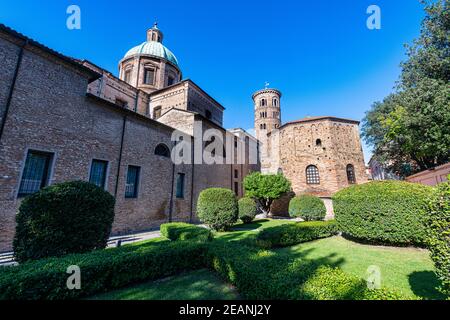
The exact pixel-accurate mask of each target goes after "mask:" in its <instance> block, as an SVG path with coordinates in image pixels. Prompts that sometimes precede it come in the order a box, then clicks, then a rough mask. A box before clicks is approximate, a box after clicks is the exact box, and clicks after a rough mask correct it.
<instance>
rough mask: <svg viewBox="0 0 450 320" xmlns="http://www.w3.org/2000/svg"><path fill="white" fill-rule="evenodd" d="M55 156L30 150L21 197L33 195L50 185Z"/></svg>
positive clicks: (20, 192) (22, 180)
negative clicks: (52, 163) (51, 166)
mask: <svg viewBox="0 0 450 320" xmlns="http://www.w3.org/2000/svg"><path fill="white" fill-rule="evenodd" d="M52 159H53V154H52V153H48V152H41V151H34V150H30V151H28V154H27V159H26V160H25V167H24V169H23V174H22V179H21V181H20V187H19V194H18V196H19V197H25V196H27V195H30V194H33V193H35V192H37V191H39V190H40V189H42V188H44V187H45V186H47V185H48V182H49V179H50V165H51V162H52Z"/></svg>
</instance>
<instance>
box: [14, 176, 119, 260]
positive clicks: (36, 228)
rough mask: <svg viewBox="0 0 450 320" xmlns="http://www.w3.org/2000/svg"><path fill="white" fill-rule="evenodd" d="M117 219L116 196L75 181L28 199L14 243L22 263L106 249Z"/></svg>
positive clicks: (21, 214) (54, 186)
mask: <svg viewBox="0 0 450 320" xmlns="http://www.w3.org/2000/svg"><path fill="white" fill-rule="evenodd" d="M113 220H114V197H113V196H111V195H110V194H109V193H108V192H106V191H104V190H103V189H101V188H98V187H97V186H95V185H93V184H90V183H87V182H82V181H73V182H65V183H61V184H56V185H53V186H50V187H47V188H44V189H42V190H40V191H39V192H37V193H35V194H33V195H31V196H29V197H27V198H25V199H24V200H23V201H22V204H21V205H20V208H19V213H18V214H17V216H16V222H17V225H16V234H15V238H14V242H13V246H14V254H15V258H16V260H17V261H19V262H24V261H27V260H32V259H41V258H46V257H52V256H62V255H65V254H69V253H83V252H87V251H91V250H94V249H100V248H105V247H106V244H107V241H108V237H109V235H110V232H111V225H112V223H113Z"/></svg>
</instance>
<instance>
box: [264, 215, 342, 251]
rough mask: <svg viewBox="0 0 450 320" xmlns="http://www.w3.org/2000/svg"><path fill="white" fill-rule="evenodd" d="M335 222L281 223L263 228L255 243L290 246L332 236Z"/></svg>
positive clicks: (268, 245) (266, 246)
mask: <svg viewBox="0 0 450 320" xmlns="http://www.w3.org/2000/svg"><path fill="white" fill-rule="evenodd" d="M337 233H338V228H337V224H336V222H335V221H334V220H330V221H311V222H298V223H289V224H283V225H280V226H276V227H271V228H267V229H263V230H262V231H261V232H260V233H259V234H258V235H257V237H256V243H257V245H258V246H260V247H263V248H279V247H290V246H293V245H296V244H299V243H302V242H308V241H312V240H317V239H321V238H327V237H331V236H334V235H336V234H337Z"/></svg>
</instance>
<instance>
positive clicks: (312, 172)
mask: <svg viewBox="0 0 450 320" xmlns="http://www.w3.org/2000/svg"><path fill="white" fill-rule="evenodd" d="M306 183H307V184H320V176H319V169H317V167H316V166H313V165H311V166H308V167H307V168H306Z"/></svg>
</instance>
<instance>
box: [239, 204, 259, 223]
mask: <svg viewBox="0 0 450 320" xmlns="http://www.w3.org/2000/svg"><path fill="white" fill-rule="evenodd" d="M238 205H239V219H241V221H242V222H243V223H244V224H247V223H251V222H252V221H253V219H255V217H256V213H257V212H258V208H257V206H256V202H255V200H253V199H252V198H242V199H240V200H239V201H238Z"/></svg>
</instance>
